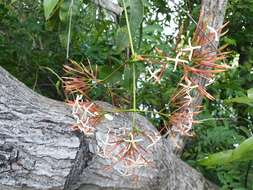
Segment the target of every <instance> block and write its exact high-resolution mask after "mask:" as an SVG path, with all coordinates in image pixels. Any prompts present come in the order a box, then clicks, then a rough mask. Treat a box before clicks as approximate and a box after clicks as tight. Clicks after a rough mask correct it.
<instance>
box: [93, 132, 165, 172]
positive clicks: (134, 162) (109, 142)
mask: <svg viewBox="0 0 253 190" xmlns="http://www.w3.org/2000/svg"><path fill="white" fill-rule="evenodd" d="M160 138H161V136H160V134H159V133H156V132H146V133H140V134H137V133H135V132H133V131H132V130H130V129H127V128H125V127H124V128H118V129H111V128H110V129H108V131H107V133H106V135H105V136H104V139H103V140H101V142H99V143H98V145H97V154H98V155H99V156H100V157H102V158H105V159H108V160H110V161H111V164H110V166H109V167H110V168H114V169H115V170H116V171H118V172H119V173H120V174H121V175H124V176H129V175H133V174H134V172H135V170H136V169H138V168H141V167H147V166H148V165H150V164H152V162H153V160H152V152H151V148H152V147H153V146H154V145H155V144H156V143H157V142H158V141H159V140H160ZM147 142H149V143H147Z"/></svg>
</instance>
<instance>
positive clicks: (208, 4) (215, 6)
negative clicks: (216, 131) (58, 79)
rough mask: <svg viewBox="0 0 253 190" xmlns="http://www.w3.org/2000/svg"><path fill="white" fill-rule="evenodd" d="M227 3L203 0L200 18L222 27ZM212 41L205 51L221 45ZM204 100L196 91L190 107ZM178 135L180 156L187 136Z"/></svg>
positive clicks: (176, 149)
mask: <svg viewBox="0 0 253 190" xmlns="http://www.w3.org/2000/svg"><path fill="white" fill-rule="evenodd" d="M226 5H227V0H202V1H201V11H200V13H201V14H200V18H199V19H200V20H202V21H204V22H205V24H207V25H208V26H210V27H212V28H214V29H215V30H218V29H220V28H221V26H222V25H223V22H224V16H225V12H226ZM202 32H203V31H202ZM204 32H205V31H204ZM218 38H219V36H218ZM210 41H211V43H212V44H210V45H207V46H205V47H202V50H203V51H206V50H207V49H208V50H210V51H214V52H215V51H216V49H217V47H218V45H219V40H218V41H215V40H214V39H210ZM193 80H194V81H195V82H196V83H197V84H198V85H200V86H202V87H204V86H205V84H206V83H207V80H205V79H204V78H203V77H199V76H196V77H194V79H193ZM202 100H203V96H202V95H201V94H199V93H198V92H197V91H195V94H194V99H193V103H192V105H190V107H196V106H199V105H201V103H202ZM193 109H194V108H193ZM176 135H177V138H176V140H175V141H174V150H173V151H174V153H175V154H177V155H179V156H180V155H181V153H182V150H183V149H184V146H185V142H186V140H187V138H186V137H185V136H182V135H181V134H179V133H178V134H176Z"/></svg>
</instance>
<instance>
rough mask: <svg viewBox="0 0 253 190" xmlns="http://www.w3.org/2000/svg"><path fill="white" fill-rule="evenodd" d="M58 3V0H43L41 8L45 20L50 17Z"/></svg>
mask: <svg viewBox="0 0 253 190" xmlns="http://www.w3.org/2000/svg"><path fill="white" fill-rule="evenodd" d="M58 2H59V0H44V3H43V6H44V14H45V18H46V20H48V19H49V18H50V17H51V15H52V13H53V11H54V9H55V7H56V5H57V4H58Z"/></svg>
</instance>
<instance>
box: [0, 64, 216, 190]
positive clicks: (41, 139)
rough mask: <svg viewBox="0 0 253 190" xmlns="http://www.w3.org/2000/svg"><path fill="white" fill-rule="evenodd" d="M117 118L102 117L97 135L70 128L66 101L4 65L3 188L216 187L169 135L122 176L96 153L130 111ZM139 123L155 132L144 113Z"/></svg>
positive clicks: (0, 114) (0, 120)
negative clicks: (143, 162)
mask: <svg viewBox="0 0 253 190" xmlns="http://www.w3.org/2000/svg"><path fill="white" fill-rule="evenodd" d="M97 104H98V105H99V106H100V107H101V108H102V109H103V110H111V109H113V108H112V106H111V105H109V104H107V103H103V102H97ZM113 118H114V119H113V120H112V121H109V120H107V119H103V120H102V121H101V122H100V123H99V124H98V125H97V127H96V129H97V130H96V132H95V135H94V136H93V137H90V138H87V137H84V136H83V135H82V134H80V133H74V132H71V130H70V128H69V126H70V125H71V124H73V123H74V122H75V121H74V119H73V118H72V115H71V110H70V108H69V107H68V106H67V105H65V104H64V103H63V102H58V101H54V100H51V99H48V98H45V97H43V96H41V95H39V94H37V93H35V92H33V91H32V90H30V89H29V88H27V87H26V86H25V85H23V84H22V83H21V82H19V81H17V80H16V79H15V78H14V77H12V76H11V75H10V74H9V73H7V72H6V71H5V70H4V69H2V68H1V67H0V189H3V190H21V189H22V190H28V189H29V190H30V189H34V190H35V189H37V190H43V189H48V190H49V189H50V190H56V189H57V190H59V189H65V190H74V189H80V190H81V189H85V190H88V189H90V190H93V189H94V190H97V189H101V190H102V189H119V190H120V189H142V190H143V189H144V190H145V189H147V190H149V189H150V190H151V189H154V190H155V189H157V190H158V189H159V190H160V189H175V190H180V189H182V190H185V189H187V190H191V189H196V190H201V189H203V190H204V189H217V187H216V186H215V185H213V184H212V183H210V182H209V181H207V180H206V179H205V178H204V177H203V176H202V175H201V174H200V173H198V172H197V171H196V170H194V169H193V168H191V167H190V166H188V165H187V164H185V163H184V162H182V161H181V160H180V159H179V158H177V157H176V156H175V155H174V154H173V153H172V148H171V143H170V142H169V140H166V139H160V140H159V141H158V142H157V143H156V145H155V146H154V147H153V148H151V151H150V153H149V158H150V159H152V160H153V163H152V165H150V166H145V167H141V168H137V169H136V170H135V171H134V175H131V176H122V175H121V174H120V173H119V172H118V170H117V168H115V167H114V166H113V165H111V169H109V170H108V169H106V167H108V165H110V164H111V163H110V160H108V159H106V158H102V157H100V156H98V155H97V154H96V150H95V148H96V147H97V145H98V143H99V142H100V141H101V140H103V139H102V138H103V135H104V134H105V133H107V130H106V129H109V128H110V129H112V128H119V127H126V128H128V127H130V125H131V115H130V114H128V113H120V114H113ZM137 125H138V126H140V127H141V128H142V130H145V131H152V132H157V131H156V129H155V128H154V127H153V126H152V125H151V124H150V123H149V122H148V121H147V120H146V119H145V118H144V117H142V116H140V115H138V116H137ZM144 143H145V142H144ZM117 167H119V166H117ZM137 176H138V177H137Z"/></svg>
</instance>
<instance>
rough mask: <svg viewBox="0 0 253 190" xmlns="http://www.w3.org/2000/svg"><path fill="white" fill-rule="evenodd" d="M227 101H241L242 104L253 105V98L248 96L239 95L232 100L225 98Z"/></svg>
mask: <svg viewBox="0 0 253 190" xmlns="http://www.w3.org/2000/svg"><path fill="white" fill-rule="evenodd" d="M225 103H240V104H247V105H249V106H253V99H251V98H249V97H247V96H245V97H237V98H232V99H230V100H225Z"/></svg>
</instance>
